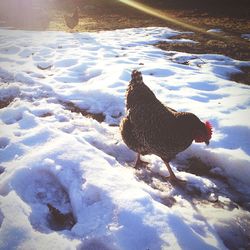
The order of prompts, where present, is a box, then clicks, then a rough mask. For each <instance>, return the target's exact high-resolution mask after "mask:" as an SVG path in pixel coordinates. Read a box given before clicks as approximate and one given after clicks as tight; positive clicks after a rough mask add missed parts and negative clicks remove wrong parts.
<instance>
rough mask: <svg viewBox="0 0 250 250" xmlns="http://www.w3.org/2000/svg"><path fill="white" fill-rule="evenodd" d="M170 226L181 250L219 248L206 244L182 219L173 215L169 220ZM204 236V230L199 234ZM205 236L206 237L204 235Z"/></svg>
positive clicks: (211, 249)
mask: <svg viewBox="0 0 250 250" xmlns="http://www.w3.org/2000/svg"><path fill="white" fill-rule="evenodd" d="M168 222H169V226H170V227H171V229H172V231H173V233H174V235H175V237H176V239H177V241H178V244H179V246H180V248H181V249H192V250H200V249H203V250H216V249H217V248H216V247H214V246H211V245H209V244H208V243H206V242H205V241H204V240H203V239H202V238H201V237H199V234H198V233H196V232H195V231H193V230H192V229H191V228H190V227H189V226H188V225H187V224H186V223H185V222H184V221H183V220H182V219H181V218H180V217H178V216H177V215H171V216H170V217H169V219H168ZM199 233H200V234H201V235H202V234H204V232H203V230H202V231H201V232H199ZM203 236H204V235H203Z"/></svg>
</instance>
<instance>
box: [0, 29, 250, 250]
mask: <svg viewBox="0 0 250 250" xmlns="http://www.w3.org/2000/svg"><path fill="white" fill-rule="evenodd" d="M178 33H179V32H178V31H174V30H171V29H168V28H158V27H152V28H134V29H124V30H115V31H105V32H104V31H103V32H97V33H64V32H35V31H33V32H32V31H14V30H6V29H2V30H0V81H1V83H0V84H1V85H0V88H1V89H0V90H1V92H0V93H1V94H0V100H1V103H6V105H3V107H2V108H1V109H0V130H1V134H0V161H1V163H0V164H1V165H0V173H1V176H0V249H8V250H10V249H84V250H89V249H96V250H97V249H98V250H146V249H150V250H158V249H227V248H229V249H230V248H231V249H240V248H241V249H249V248H248V247H250V239H249V235H250V225H249V221H250V214H249V211H250V198H249V197H250V189H249V180H250V119H249V115H250V87H249V86H246V85H243V84H239V83H236V82H233V81H231V80H230V74H233V73H237V72H240V67H241V66H247V65H248V66H249V65H250V62H241V61H236V60H233V59H231V58H229V57H226V56H223V55H209V54H202V55H191V54H188V53H180V52H176V51H163V50H160V49H158V48H156V47H154V46H152V45H153V44H154V43H156V42H158V41H166V42H168V41H169V42H178V40H175V39H171V37H172V36H173V35H176V34H178ZM181 42H185V41H181ZM133 69H139V70H140V71H141V72H142V74H143V77H144V82H145V83H146V84H147V85H148V86H149V87H150V88H151V89H152V90H153V91H154V93H155V94H156V96H157V97H158V98H159V99H160V100H161V101H162V102H163V103H165V104H166V105H169V106H170V107H172V108H174V109H177V110H180V111H190V112H193V113H195V114H196V115H197V116H199V118H200V119H201V120H204V121H206V120H209V121H210V122H211V123H212V125H213V137H212V140H211V142H210V145H209V146H208V147H207V146H205V145H202V144H193V145H192V146H190V147H189V148H188V149H187V150H186V151H184V152H182V153H180V154H178V155H177V157H176V159H175V160H174V161H172V162H171V166H172V168H173V171H174V172H175V173H176V175H177V176H178V177H180V178H182V179H185V180H186V181H187V184H186V186H185V187H179V186H173V185H171V184H170V183H169V182H168V180H167V179H164V176H167V175H168V172H167V169H166V167H165V166H164V163H163V162H162V161H161V159H160V158H158V157H156V156H153V155H151V156H145V157H144V159H145V160H147V161H148V162H149V166H148V168H147V169H145V170H143V169H141V170H135V169H134V168H133V167H132V166H133V161H134V160H135V156H136V155H135V153H134V152H132V151H131V150H129V149H128V148H127V147H126V145H125V144H124V143H123V141H122V139H121V136H120V133H119V128H118V126H115V125H118V124H119V122H120V120H121V119H122V116H123V115H124V114H125V91H126V88H127V86H128V82H129V80H130V74H131V71H132V70H133ZM69 102H70V103H71V105H72V104H74V106H75V107H78V109H84V110H87V111H88V112H89V113H102V114H104V115H105V120H104V121H103V122H101V123H99V122H97V121H96V120H94V119H92V118H89V117H86V116H83V115H82V114H81V113H77V112H74V110H72V109H71V110H70V108H69V105H68V103H69ZM8 103H9V104H8ZM7 104H8V105H7ZM193 157H195V158H197V159H199V160H200V161H201V162H203V163H204V166H209V168H210V169H209V170H208V171H207V174H206V175H203V176H200V175H199V174H195V173H193V172H192V171H191V172H190V171H188V168H187V166H189V165H190V164H189V159H190V158H193ZM48 203H49V204H52V205H53V206H54V207H56V208H57V209H59V210H60V211H61V212H62V213H69V212H71V213H72V214H73V216H74V219H75V222H76V223H75V224H74V226H73V227H72V228H71V229H67V228H64V229H62V230H55V229H54V228H53V226H51V224H50V223H49V219H48V218H49V210H48V207H47V204H48Z"/></svg>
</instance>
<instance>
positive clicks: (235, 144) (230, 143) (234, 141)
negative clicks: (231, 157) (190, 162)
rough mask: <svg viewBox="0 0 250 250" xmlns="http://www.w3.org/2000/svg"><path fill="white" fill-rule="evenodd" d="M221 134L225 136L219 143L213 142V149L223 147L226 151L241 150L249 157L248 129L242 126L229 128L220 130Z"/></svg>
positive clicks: (249, 133)
mask: <svg viewBox="0 0 250 250" xmlns="http://www.w3.org/2000/svg"><path fill="white" fill-rule="evenodd" d="M221 132H222V133H223V134H226V135H227V136H226V137H225V138H223V139H221V140H220V141H217V142H213V145H214V146H215V147H223V148H226V149H237V148H241V149H242V150H243V151H244V152H246V153H247V154H248V155H250V129H249V128H247V127H244V126H231V127H224V128H222V129H221ZM243 142H244V143H243Z"/></svg>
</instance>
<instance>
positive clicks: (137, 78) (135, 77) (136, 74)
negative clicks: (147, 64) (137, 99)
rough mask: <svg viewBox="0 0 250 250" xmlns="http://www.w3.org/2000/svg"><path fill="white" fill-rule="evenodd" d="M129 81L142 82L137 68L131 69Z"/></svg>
mask: <svg viewBox="0 0 250 250" xmlns="http://www.w3.org/2000/svg"><path fill="white" fill-rule="evenodd" d="M131 81H132V82H135V83H141V82H142V74H141V72H140V71H138V70H136V69H135V70H133V71H132V73H131Z"/></svg>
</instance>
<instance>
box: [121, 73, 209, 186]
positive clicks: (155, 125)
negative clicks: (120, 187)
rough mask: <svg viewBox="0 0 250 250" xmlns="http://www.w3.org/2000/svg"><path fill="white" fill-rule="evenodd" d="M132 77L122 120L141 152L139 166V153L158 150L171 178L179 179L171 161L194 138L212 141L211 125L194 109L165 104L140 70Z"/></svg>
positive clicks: (129, 142) (132, 145)
mask: <svg viewBox="0 0 250 250" xmlns="http://www.w3.org/2000/svg"><path fill="white" fill-rule="evenodd" d="M131 78H132V79H131V81H130V83H129V86H128V89H127V93H126V109H127V115H126V117H124V118H123V120H122V121H121V124H120V130H121V135H122V138H123V140H124V142H125V143H126V145H127V146H128V147H129V148H130V149H132V150H133V151H135V152H137V153H138V157H137V161H136V167H138V166H139V165H140V164H141V163H143V162H142V161H141V159H140V155H146V154H155V155H157V156H159V157H161V159H162V160H163V161H164V163H165V164H166V166H167V168H168V171H169V174H170V178H171V180H173V181H176V180H178V179H177V178H176V176H175V174H174V173H173V171H172V169H171V167H170V166H169V162H170V161H171V160H172V159H173V158H174V157H175V156H176V154H178V153H179V152H181V151H183V150H185V149H186V148H188V147H189V146H190V145H191V143H192V142H193V140H195V142H205V143H206V144H209V140H210V139H211V135H212V127H211V125H210V123H209V122H205V123H203V122H201V121H200V119H199V118H198V117H197V116H195V115H194V114H192V113H189V112H177V111H176V110H174V109H172V108H169V107H166V106H164V105H163V104H162V103H161V102H160V101H159V100H158V99H157V98H156V96H155V95H154V93H153V92H152V91H151V90H150V89H149V88H148V86H146V85H145V84H144V82H143V79H142V75H141V72H139V71H137V70H134V71H133V72H132V75H131Z"/></svg>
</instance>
